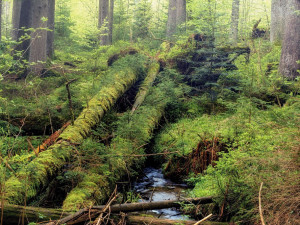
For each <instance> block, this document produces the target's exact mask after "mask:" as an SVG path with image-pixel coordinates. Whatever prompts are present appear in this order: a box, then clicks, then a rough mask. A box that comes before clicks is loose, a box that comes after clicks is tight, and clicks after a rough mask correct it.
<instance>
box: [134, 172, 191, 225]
mask: <svg viewBox="0 0 300 225" xmlns="http://www.w3.org/2000/svg"><path fill="white" fill-rule="evenodd" d="M144 174H145V175H144V177H143V178H141V179H140V180H138V181H137V182H135V183H134V191H135V192H136V193H138V194H139V195H140V196H141V199H140V200H139V201H140V202H142V201H146V202H150V201H163V200H177V199H179V198H180V197H184V196H185V194H184V190H186V189H187V186H186V185H185V184H177V183H174V182H172V181H171V180H168V179H166V178H164V175H163V173H162V170H161V169H155V168H153V167H147V168H145V169H144ZM147 213H149V214H152V215H153V214H154V215H156V216H157V217H160V218H166V219H172V220H180V219H182V220H183V219H188V217H187V216H185V215H183V214H182V213H181V212H180V211H178V210H177V209H176V208H170V209H160V210H151V211H148V212H147Z"/></svg>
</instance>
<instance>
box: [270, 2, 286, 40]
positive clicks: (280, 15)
mask: <svg viewBox="0 0 300 225" xmlns="http://www.w3.org/2000/svg"><path fill="white" fill-rule="evenodd" d="M286 10H287V0H272V8H271V28H270V41H271V42H273V43H281V41H282V40H283V35H284V26H285V17H286Z"/></svg>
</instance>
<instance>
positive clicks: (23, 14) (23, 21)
mask: <svg viewBox="0 0 300 225" xmlns="http://www.w3.org/2000/svg"><path fill="white" fill-rule="evenodd" d="M16 1H18V0H16ZM21 1H22V3H21V8H20V16H17V15H16V18H17V17H19V22H16V24H17V23H18V27H17V28H16V30H17V38H16V40H17V41H22V43H21V44H19V45H18V46H17V47H16V50H18V51H23V58H24V59H27V60H28V59H29V46H30V38H29V37H28V38H26V39H24V38H22V37H24V36H26V35H29V34H28V32H25V30H24V28H25V29H28V28H30V27H31V26H32V5H33V2H32V0H21ZM14 3H15V2H14ZM16 10H17V9H16ZM17 12H18V11H16V13H17ZM21 28H22V29H21ZM21 38H22V40H21Z"/></svg>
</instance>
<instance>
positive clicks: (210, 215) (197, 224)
mask: <svg viewBox="0 0 300 225" xmlns="http://www.w3.org/2000/svg"><path fill="white" fill-rule="evenodd" d="M212 215H213V214H209V215H208V216H207V217H204V218H203V219H202V220H200V221H198V222H197V223H195V224H194V225H199V224H200V223H202V222H204V221H205V220H208V219H209V218H210V217H212Z"/></svg>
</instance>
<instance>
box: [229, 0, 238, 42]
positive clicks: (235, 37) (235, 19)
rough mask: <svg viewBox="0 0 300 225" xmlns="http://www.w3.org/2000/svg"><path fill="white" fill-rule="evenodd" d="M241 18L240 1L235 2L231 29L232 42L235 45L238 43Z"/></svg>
mask: <svg viewBox="0 0 300 225" xmlns="http://www.w3.org/2000/svg"><path fill="white" fill-rule="evenodd" d="M239 17H240V0H233V1H232V10H231V29H230V40H231V42H232V43H233V44H236V43H237V42H238V34H239Z"/></svg>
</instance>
